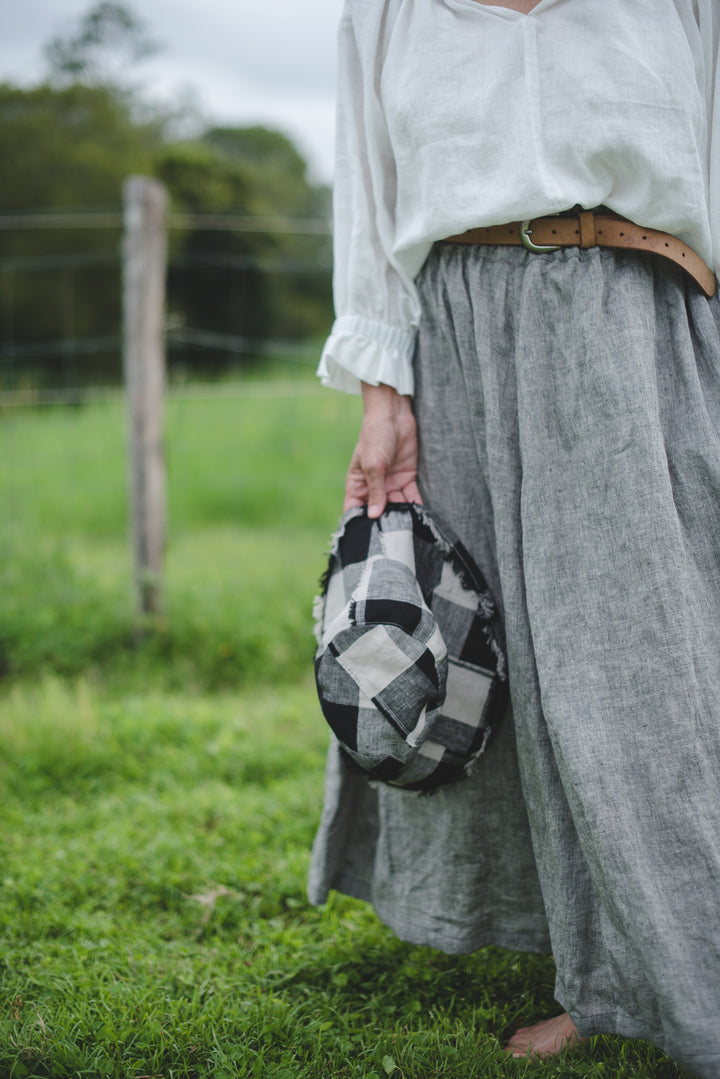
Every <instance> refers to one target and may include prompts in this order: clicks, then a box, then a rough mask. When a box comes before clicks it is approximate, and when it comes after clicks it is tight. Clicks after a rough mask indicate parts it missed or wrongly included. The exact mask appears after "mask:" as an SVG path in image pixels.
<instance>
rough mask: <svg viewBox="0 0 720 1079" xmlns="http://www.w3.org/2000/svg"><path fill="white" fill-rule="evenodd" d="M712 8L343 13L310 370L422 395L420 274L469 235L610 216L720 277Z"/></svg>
mask: <svg viewBox="0 0 720 1079" xmlns="http://www.w3.org/2000/svg"><path fill="white" fill-rule="evenodd" d="M719 38H720V0H540V3H539V4H537V5H536V7H534V8H533V10H532V11H531V12H530V14H527V15H525V14H521V13H520V12H517V11H513V10H512V9H509V8H503V7H493V6H490V5H486V4H483V3H479V2H477V0H346V4H345V9H344V12H343V15H342V19H341V22H340V28H339V85H338V106H337V108H338V121H337V149H336V166H335V183H334V195H333V215H334V245H335V270H334V294H335V312H336V319H335V323H334V325H333V328H332V332H331V334H330V337H329V338H328V340H327V342H326V344H325V348H324V350H323V353H322V358H321V361H320V366H319V368H318V373H319V375H320V377H321V378H322V380H323V382H324V383H325V384H327V385H330V386H334V387H336V388H338V389H342V390H346V391H349V392H355V393H356V392H359V389H360V381H365V382H369V383H371V384H373V385H375V384H377V383H379V382H383V383H387V384H388V385H391V386H394V387H395V388H396V389H397V390H398V391H399V392H400V393H403V394H411V393H412V392H413V374H412V355H413V348H414V337H415V332H416V329H417V326H418V322H419V319H420V309H419V304H418V298H417V293H416V290H415V287H414V284H413V281H414V278H415V277H416V275H417V273H418V271H419V270H420V268H421V267H422V264H423V262H424V261H425V259H426V257H427V255H428V253H429V251H430V248H431V247H432V244H433V243H434V242H435V241H436V240H439V239H442V238H444V237H446V236H450V235H452V234H454V233H458V232H462V231H464V230H465V229H467V228H470V227H472V226H482V225H495V224H503V223H505V222H508V221H516V220H521V219H524V218H528V217H539V216H541V215H544V214H552V213H555V212H557V211H561V210H567V209H569V208H570V207H572V206H575V205H577V204H579V205H581V206H583V207H586V208H591V207H594V206H599V205H604V206H607V207H608V208H610V209H611V210H614V211H616V212H617V213H619V214H622V215H624V216H625V217H627V218H629V219H630V220H632V221H635V222H637V223H638V224H642V225H646V226H648V227H649V228H656V229H661V230H663V231H666V232H670V233H672V234H673V235H676V236H679V237H680V238H681V239H683V240H684V241H685V242H686V243H688V244H689V245H690V246H691V247H692V248H694V250H695V251H697V252H698V254H699V255H701V256H702V258H704V259H705V261H706V262H707V263H708V264H709V265H710V266H711V267H712V268H713V269H714V270H715V271H716V272H717V271H718V269H720V75H719V73H718V39H719Z"/></svg>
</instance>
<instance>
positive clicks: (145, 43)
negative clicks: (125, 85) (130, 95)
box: [45, 0, 157, 85]
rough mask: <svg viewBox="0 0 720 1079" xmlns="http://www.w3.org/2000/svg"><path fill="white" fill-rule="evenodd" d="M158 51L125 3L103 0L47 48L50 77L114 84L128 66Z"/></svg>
mask: <svg viewBox="0 0 720 1079" xmlns="http://www.w3.org/2000/svg"><path fill="white" fill-rule="evenodd" d="M156 51H157V45H156V44H155V43H154V42H152V41H151V40H150V39H149V37H148V35H147V32H146V30H145V27H144V24H143V23H142V21H141V20H140V19H139V18H138V16H137V15H135V13H134V12H133V11H132V10H131V9H130V8H129V7H127V6H126V5H125V4H115V3H111V2H109V0H101V2H100V3H98V4H96V5H95V7H93V8H91V9H90V10H89V11H88V12H87V13H86V14H85V15H84V16H83V17H82V18H81V19H80V21H79V26H78V29H77V32H76V33H75V34H74V35H69V36H66V37H55V38H53V39H52V40H51V41H49V42H48V44H47V45H46V47H45V56H46V59H47V61H48V64H49V66H50V73H51V78H53V79H56V80H59V81H61V82H63V81H69V82H70V83H76V82H86V83H87V82H90V83H94V84H100V83H102V84H105V85H107V84H108V83H110V84H112V82H114V81H115V79H116V78H117V77H118V75H117V73H118V72H119V73H120V79H121V82H122V81H124V80H125V78H127V70H128V66H132V65H133V64H136V63H137V62H138V61H139V60H142V59H145V58H146V57H147V56H150V55H152V53H154V52H156Z"/></svg>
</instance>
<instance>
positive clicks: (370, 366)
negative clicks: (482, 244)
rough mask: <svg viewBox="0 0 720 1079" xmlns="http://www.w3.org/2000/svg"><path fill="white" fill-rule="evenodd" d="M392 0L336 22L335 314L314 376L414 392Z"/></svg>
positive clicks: (413, 298) (362, 3) (374, 0)
mask: <svg viewBox="0 0 720 1079" xmlns="http://www.w3.org/2000/svg"><path fill="white" fill-rule="evenodd" d="M387 9H388V0H385V3H380V2H378V0H355V2H354V3H352V2H351V0H346V5H345V11H344V13H343V17H342V20H341V22H340V29H339V73H338V102H337V144H336V155H335V182H334V189H333V220H334V272H333V291H334V299H335V314H336V318H335V322H334V325H333V327H332V331H331V333H330V337H329V338H328V340H327V342H326V344H325V347H324V349H323V353H322V357H321V360H320V366H319V367H318V374H319V376H320V378H321V379H322V381H323V383H324V384H325V385H327V386H333V387H335V388H336V389H340V390H345V391H347V392H350V393H359V392H360V382H361V381H363V382H369V383H371V384H372V385H377V384H378V383H380V382H383V383H386V384H387V385H389V386H394V387H395V389H397V391H398V392H399V393H402V394H411V393H412V392H413V372H412V357H413V350H414V343H415V332H416V328H417V324H418V321H419V304H418V300H417V294H416V291H415V288H414V285H413V282H412V280H409V279H408V278H407V275H404V274H403V272H402V269H401V268H400V267H399V266H398V265H397V263H396V260H395V259H394V257H393V254H392V247H393V240H394V232H395V226H394V206H395V189H396V185H395V165H394V160H393V154H392V150H391V146H390V139H389V135H388V131H387V127H386V123H385V118H384V115H383V109H382V105H381V101H380V86H379V83H380V75H381V69H382V50H381V47H380V38H381V34H382V32H383V28H384V26H385V22H386V19H387Z"/></svg>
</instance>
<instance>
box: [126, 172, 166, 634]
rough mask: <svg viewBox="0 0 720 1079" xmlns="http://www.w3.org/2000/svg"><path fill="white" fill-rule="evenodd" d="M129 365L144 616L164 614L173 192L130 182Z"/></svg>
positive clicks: (135, 531)
mask: <svg viewBox="0 0 720 1079" xmlns="http://www.w3.org/2000/svg"><path fill="white" fill-rule="evenodd" d="M123 203H124V222H125V237H124V250H123V365H124V371H125V385H126V391H127V402H128V430H129V471H130V516H131V536H132V546H133V553H134V563H135V566H134V569H135V583H136V589H137V599H138V606H139V610H140V613H141V614H158V613H159V612H160V610H161V607H162V558H163V547H164V543H165V516H166V510H165V506H166V494H165V460H164V451H163V397H164V391H165V340H164V321H165V273H166V263H167V223H166V218H167V207H168V196H167V191H166V190H165V188H164V187H163V185H162V184H161V183H158V181H157V180H151V179H148V178H146V177H144V176H132V177H130V178H129V179H128V180H127V181H126V182H125V185H124V187H123Z"/></svg>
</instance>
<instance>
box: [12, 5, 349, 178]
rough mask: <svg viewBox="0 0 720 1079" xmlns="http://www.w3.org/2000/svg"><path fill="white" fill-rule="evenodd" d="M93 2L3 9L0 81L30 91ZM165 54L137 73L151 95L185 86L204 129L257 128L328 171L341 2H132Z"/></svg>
mask: <svg viewBox="0 0 720 1079" xmlns="http://www.w3.org/2000/svg"><path fill="white" fill-rule="evenodd" d="M93 6H95V5H94V2H93V0H18V2H14V3H11V2H10V0H6V2H5V4H4V5H3V7H4V10H3V14H2V33H1V34H0V81H9V82H14V83H19V84H21V85H22V84H30V83H33V82H36V81H38V80H39V79H40V78H41V77H42V75H43V72H44V61H43V45H44V44H45V43H46V42H47V41H48V40H49V39H50V38H52V37H55V36H56V35H58V34H61V35H63V36H67V35H68V34H72V33H73V32H74V30H75V28H76V26H77V21H78V18H79V16H81V15H83V14H85V13H86V12H87V11H88V10H89V9H90V8H91V7H93ZM128 6H129V7H130V8H131V9H132V10H133V11H134V12H135V13H136V14H138V15H141V16H142V17H143V19H144V20H145V22H146V25H147V29H148V31H149V34H150V35H151V36H152V37H153V38H154V39H155V40H156V41H158V42H159V43H160V44H161V45H162V46H163V48H162V51H161V52H160V53H158V55H157V56H155V57H153V58H152V59H151V60H148V61H145V62H144V63H143V64H142V66H140V67H139V68H138V75H139V76H142V81H143V84H144V85H145V86H146V88H147V90H148V92H149V94H150V96H154V97H155V98H159V99H162V100H168V99H173V98H178V97H179V96H180V95H181V93H182V91H183V88H184V87H190V88H192V89H193V90H194V91H195V92H196V94H197V98H198V101H199V104H200V106H201V108H202V112H203V115H205V116H206V117H207V119H208V120H209V121H210V122H213V123H224V124H237V125H239V126H241V125H245V124H252V123H262V124H267V125H268V126H273V127H276V128H278V129H280V130H282V131H284V132H285V133H286V134H288V135H290V136H291V138H293V139H294V141H295V142H296V144H297V145H298V148H299V149H300V150H301V151H302V153H303V154H304V155H305V157H306V159H307V160H308V162H309V163H310V165H311V170H312V173H313V175H314V177H315V178H319V179H322V180H325V181H328V180H329V179H330V177H331V172H332V144H333V113H334V87H335V32H336V27H337V23H338V20H339V18H340V12H341V9H342V0H200V2H198V0H142V2H138V0H129V3H128Z"/></svg>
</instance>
